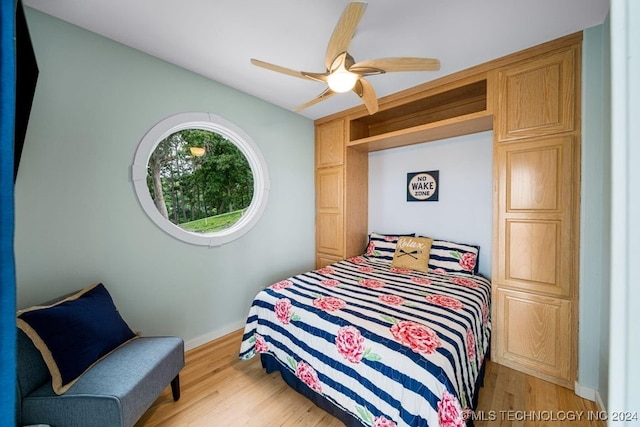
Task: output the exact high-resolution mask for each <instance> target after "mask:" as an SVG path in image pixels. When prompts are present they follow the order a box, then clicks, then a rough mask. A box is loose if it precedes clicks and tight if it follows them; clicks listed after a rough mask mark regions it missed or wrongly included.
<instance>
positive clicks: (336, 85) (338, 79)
mask: <svg viewBox="0 0 640 427" xmlns="http://www.w3.org/2000/svg"><path fill="white" fill-rule="evenodd" d="M359 77H360V76H358V75H357V74H354V73H350V72H349V71H347V70H345V69H344V68H343V69H338V70H336V71H334V72H333V73H331V74H329V75H328V76H327V83H328V84H329V88H330V89H331V90H332V91H334V92H337V93H344V92H349V91H350V90H351V89H353V87H354V86H355V84H356V82H357V81H358V78H359Z"/></svg>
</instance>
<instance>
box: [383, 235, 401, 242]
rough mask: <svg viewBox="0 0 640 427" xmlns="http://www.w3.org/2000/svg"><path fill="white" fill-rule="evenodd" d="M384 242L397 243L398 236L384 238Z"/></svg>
mask: <svg viewBox="0 0 640 427" xmlns="http://www.w3.org/2000/svg"><path fill="white" fill-rule="evenodd" d="M384 240H385V241H387V242H397V241H398V237H397V236H384Z"/></svg>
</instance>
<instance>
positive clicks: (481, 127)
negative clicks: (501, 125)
mask: <svg viewBox="0 0 640 427" xmlns="http://www.w3.org/2000/svg"><path fill="white" fill-rule="evenodd" d="M491 129H493V115H492V114H490V113H488V112H487V111H480V112H476V113H470V114H465V115H463V116H457V117H451V118H448V119H444V120H439V121H436V122H431V123H426V124H422V125H418V126H414V127H411V128H408V129H400V130H396V131H393V132H388V133H383V134H379V135H374V136H370V137H366V138H361V139H356V140H354V141H350V142H348V143H347V146H348V147H352V148H356V149H358V150H363V151H379V150H386V149H389V148H396V147H403V146H406V145H412V144H419V143H423V142H431V141H437V140H440V139H445V138H451V137H454V136H461V135H468V134H472V133H476V132H483V131H487V130H491Z"/></svg>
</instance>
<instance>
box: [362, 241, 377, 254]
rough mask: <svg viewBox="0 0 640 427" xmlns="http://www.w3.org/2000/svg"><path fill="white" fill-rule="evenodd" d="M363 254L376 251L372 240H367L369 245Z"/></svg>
mask: <svg viewBox="0 0 640 427" xmlns="http://www.w3.org/2000/svg"><path fill="white" fill-rule="evenodd" d="M364 253H365V255H368V256H372V255H375V253H376V244H375V243H374V242H369V246H367V250H366V251H365V252H364Z"/></svg>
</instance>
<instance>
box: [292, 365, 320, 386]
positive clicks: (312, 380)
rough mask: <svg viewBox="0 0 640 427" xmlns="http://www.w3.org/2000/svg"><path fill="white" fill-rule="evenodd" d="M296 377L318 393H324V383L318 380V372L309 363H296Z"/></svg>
mask: <svg viewBox="0 0 640 427" xmlns="http://www.w3.org/2000/svg"><path fill="white" fill-rule="evenodd" d="M296 377H298V378H300V379H301V380H302V381H303V382H304V383H305V384H306V385H308V386H309V387H311V388H312V389H313V390H315V391H317V392H318V393H322V385H321V384H320V380H318V374H317V373H316V370H315V369H313V368H312V367H311V366H310V365H309V364H308V363H306V362H303V361H302V360H301V361H299V362H298V363H297V365H296Z"/></svg>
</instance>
